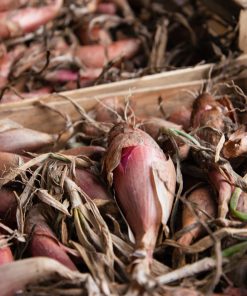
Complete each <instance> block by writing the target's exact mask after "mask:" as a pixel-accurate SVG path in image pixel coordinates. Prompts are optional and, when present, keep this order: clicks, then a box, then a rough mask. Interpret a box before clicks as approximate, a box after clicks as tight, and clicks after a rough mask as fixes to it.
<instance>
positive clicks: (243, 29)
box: [238, 9, 247, 54]
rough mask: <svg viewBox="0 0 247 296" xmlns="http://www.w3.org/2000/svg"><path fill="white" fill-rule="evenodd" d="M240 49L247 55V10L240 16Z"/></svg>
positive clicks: (243, 10) (242, 11)
mask: <svg viewBox="0 0 247 296" xmlns="http://www.w3.org/2000/svg"><path fill="white" fill-rule="evenodd" d="M238 45H239V48H240V49H241V50H242V51H243V52H244V53H246V54H247V9H242V10H241V12H240V16H239V44H238Z"/></svg>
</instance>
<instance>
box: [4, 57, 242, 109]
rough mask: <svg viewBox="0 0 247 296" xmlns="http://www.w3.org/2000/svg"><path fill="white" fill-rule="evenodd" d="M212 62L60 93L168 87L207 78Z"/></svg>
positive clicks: (108, 93)
mask: <svg viewBox="0 0 247 296" xmlns="http://www.w3.org/2000/svg"><path fill="white" fill-rule="evenodd" d="M236 63H237V64H238V65H239V66H240V65H247V55H242V56H240V57H239V58H238V59H237V60H236ZM212 66H213V64H206V65H202V66H197V67H191V68H186V69H180V70H174V71H169V72H164V73H160V74H155V75H148V76H144V77H141V78H137V79H131V80H125V81H121V82H114V83H109V84H103V85H98V86H93V87H87V88H82V89H77V90H73V91H67V92H62V93H61V94H62V95H66V96H69V97H70V98H72V99H74V100H78V99H81V98H83V97H97V98H102V97H106V96H108V97H109V96H111V95H112V96H114V95H124V94H125V95H127V94H128V93H129V92H131V93H132V94H135V93H137V92H140V91H142V90H145V89H152V88H153V87H154V86H155V87H169V86H172V85H174V84H177V83H187V82H191V81H199V80H205V79H207V78H208V73H209V71H210V69H211V68H212ZM39 100H40V98H35V99H28V100H24V101H19V102H15V103H8V104H0V113H2V112H5V111H6V110H9V109H12V110H16V109H19V108H23V107H25V106H33V105H34V104H35V103H36V102H37V101H39ZM42 100H43V101H44V102H53V101H62V100H63V99H62V98H61V97H58V96H57V95H55V94H51V95H48V96H47V95H46V96H43V97H42Z"/></svg>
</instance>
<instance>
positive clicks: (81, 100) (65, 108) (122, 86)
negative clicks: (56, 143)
mask: <svg viewBox="0 0 247 296" xmlns="http://www.w3.org/2000/svg"><path fill="white" fill-rule="evenodd" d="M245 65H246V71H243V72H242V74H241V75H240V76H239V77H238V79H237V83H238V84H239V85H240V86H241V87H242V88H243V89H245V90H247V79H246V77H247V55H243V56H241V57H240V58H238V59H237V60H236V61H235V67H236V68H238V67H240V66H241V67H243V66H244V67H245ZM212 66H213V65H211V64H206V65H201V66H196V67H191V68H186V69H181V70H174V71H170V72H165V73H161V74H156V75H150V76H144V77H142V78H138V79H132V80H128V81H122V82H115V83H111V84H105V85H104V84H103V85H99V86H94V87H88V88H83V89H78V90H73V91H68V92H63V93H60V94H56V93H54V94H51V95H48V96H44V97H41V98H36V99H30V100H24V101H21V102H15V103H8V104H2V105H0V119H4V118H9V119H12V120H14V121H16V122H18V123H20V124H22V125H23V126H25V127H29V128H32V129H36V130H39V131H44V132H50V133H53V132H58V131H59V130H61V129H62V128H63V127H64V120H63V119H62V117H61V116H59V115H58V114H57V113H55V112H54V111H51V110H48V109H43V110H42V108H41V107H40V105H39V104H38V103H39V102H42V103H44V104H46V105H48V106H50V107H52V108H55V109H56V110H59V111H62V112H64V113H65V114H67V115H69V116H70V117H71V119H72V120H75V119H77V118H79V114H78V113H77V112H76V110H75V108H74V107H73V105H72V104H71V102H69V101H68V100H66V99H65V97H69V98H71V99H73V100H74V101H75V102H76V103H78V104H79V105H80V106H82V107H83V108H84V109H85V110H86V111H88V110H90V109H91V108H93V107H94V105H95V104H97V102H98V101H99V100H100V99H103V98H107V97H112V96H115V97H118V98H121V99H124V98H125V97H128V96H129V97H131V101H132V102H134V104H135V106H136V107H137V110H138V115H141V114H144V113H145V114H149V115H155V114H156V113H157V111H158V104H157V102H158V98H159V97H161V98H162V99H163V101H164V107H165V108H166V110H167V112H168V113H169V112H170V111H172V110H174V109H175V108H179V107H180V106H181V104H183V105H185V106H188V105H190V104H191V102H192V101H193V92H194V93H195V92H198V91H199V90H200V89H201V88H202V86H203V83H205V81H206V79H207V78H208V74H209V71H210V69H211V68H212Z"/></svg>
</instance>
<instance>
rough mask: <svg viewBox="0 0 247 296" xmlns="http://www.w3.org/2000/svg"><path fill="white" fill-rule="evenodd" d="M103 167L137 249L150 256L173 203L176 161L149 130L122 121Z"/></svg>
mask: <svg viewBox="0 0 247 296" xmlns="http://www.w3.org/2000/svg"><path fill="white" fill-rule="evenodd" d="M104 169H105V172H106V174H107V179H108V182H109V183H110V185H113V188H114V190H115V193H116V200H117V203H118V205H119V207H120V209H121V211H122V213H123V215H124V217H125V219H126V221H127V223H128V225H129V227H130V229H131V230H132V232H133V234H134V237H135V241H136V244H135V248H136V250H138V249H140V250H145V251H146V252H147V255H148V256H149V257H151V255H152V252H153V248H154V247H155V243H156V239H157V234H158V230H159V227H160V225H161V223H163V224H164V225H165V224H166V223H167V220H168V219H169V215H170V212H171V208H172V204H173V199H174V193H175V186H176V172H175V167H174V165H173V162H172V161H171V159H170V158H169V157H166V156H165V154H164V153H163V152H162V150H161V149H160V148H159V146H158V144H157V143H156V142H155V141H154V140H153V139H152V138H151V137H150V136H149V135H148V134H146V133H145V132H143V131H141V130H140V129H138V128H134V127H131V126H129V125H128V124H126V123H122V124H119V125H117V126H115V127H114V128H113V129H112V130H111V132H110V134H109V147H108V150H107V153H106V157H105V160H104Z"/></svg>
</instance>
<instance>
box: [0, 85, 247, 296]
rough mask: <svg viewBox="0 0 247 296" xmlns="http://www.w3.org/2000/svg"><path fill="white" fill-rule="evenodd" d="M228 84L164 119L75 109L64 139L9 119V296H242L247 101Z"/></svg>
mask: <svg viewBox="0 0 247 296" xmlns="http://www.w3.org/2000/svg"><path fill="white" fill-rule="evenodd" d="M228 87H229V88H230V89H231V91H232V93H231V94H229V95H217V96H214V95H212V94H211V93H209V92H203V93H201V94H200V95H198V96H197V97H196V98H195V99H194V101H193V104H192V106H191V107H190V108H186V107H183V108H181V110H180V111H178V110H176V112H173V113H170V114H169V116H167V117H166V118H165V117H164V115H165V112H164V111H165V110H162V112H160V114H159V117H150V116H146V117H140V116H137V115H136V114H137V113H136V110H135V104H134V103H133V102H131V101H129V100H120V99H117V98H107V99H104V100H101V101H99V102H98V103H97V104H96V105H95V107H94V108H93V109H92V110H91V111H89V112H86V111H85V110H84V109H83V108H82V107H81V106H79V105H78V104H76V103H75V102H73V101H72V100H70V102H71V104H74V106H75V107H76V109H77V111H79V114H80V116H81V119H80V120H77V121H76V122H71V121H70V122H69V123H67V126H68V129H67V130H63V131H61V133H59V134H47V133H42V132H38V131H35V130H31V129H28V128H25V127H23V126H20V125H19V124H18V123H16V122H13V121H11V120H7V119H6V120H3V121H1V122H0V175H1V178H0V188H1V189H0V218H1V221H0V233H1V235H0V275H1V281H0V290H1V295H2V296H10V295H15V293H17V294H18V295H84V294H85V295H183V294H186V295H206V294H207V295H210V294H211V295H246V293H247V286H246V282H247V281H246V276H247V261H246V259H247V257H246V251H247V227H246V226H247V224H246V221H247V198H246V196H247V195H246V192H247V182H246V181H247V177H246V153H247V140H246V139H247V132H246V97H245V95H244V93H243V92H241V90H240V89H239V88H238V87H237V86H234V85H228ZM228 90H229V89H228ZM158 101H159V103H160V98H159V100H157V109H158ZM161 109H162V108H160V110H161ZM41 112H42V111H41Z"/></svg>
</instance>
